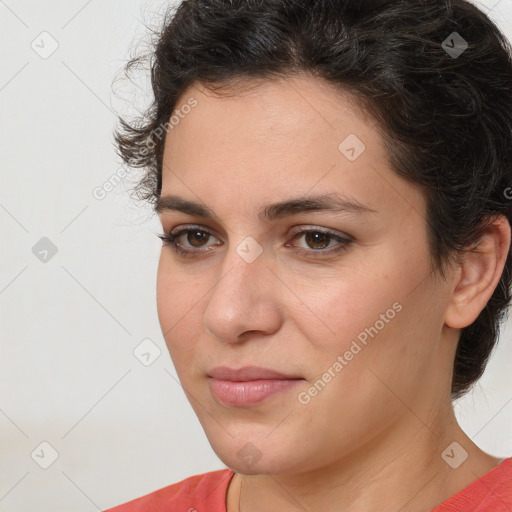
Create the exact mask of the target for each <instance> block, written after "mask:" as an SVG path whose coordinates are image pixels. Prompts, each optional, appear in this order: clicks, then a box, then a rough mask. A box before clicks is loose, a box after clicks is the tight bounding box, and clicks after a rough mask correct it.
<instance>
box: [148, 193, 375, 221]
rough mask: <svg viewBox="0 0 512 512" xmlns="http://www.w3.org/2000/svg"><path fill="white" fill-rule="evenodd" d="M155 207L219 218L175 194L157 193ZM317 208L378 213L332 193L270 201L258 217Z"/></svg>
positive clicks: (270, 219) (205, 207) (201, 205)
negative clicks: (160, 194) (163, 194)
mask: <svg viewBox="0 0 512 512" xmlns="http://www.w3.org/2000/svg"><path fill="white" fill-rule="evenodd" d="M154 210H155V212H156V213H157V214H161V213H164V212H168V211H178V212H182V213H185V214H188V215H193V216H195V217H202V218H204V219H212V220H218V219H217V216H216V215H215V213H214V212H213V210H211V209H210V208H209V207H208V206H207V205H206V204H203V203H198V202H195V201H189V200H187V199H183V198H181V197H179V196H175V195H167V196H160V197H158V199H157V201H156V204H155V208H154ZM318 211H325V212H350V213H377V211H376V210H373V209H372V208H370V207H368V206H366V205H364V204H362V203H360V202H359V201H357V200H356V199H354V198H349V197H347V196H339V195H337V194H334V193H330V194H322V195H317V196H303V197H298V198H293V199H288V200H286V201H282V202H279V203H273V204H269V205H266V206H264V207H262V208H261V209H260V211H259V212H258V217H259V218H260V219H261V220H267V221H273V220H275V219H278V218H282V217H286V216H289V215H297V214H299V213H303V212H318Z"/></svg>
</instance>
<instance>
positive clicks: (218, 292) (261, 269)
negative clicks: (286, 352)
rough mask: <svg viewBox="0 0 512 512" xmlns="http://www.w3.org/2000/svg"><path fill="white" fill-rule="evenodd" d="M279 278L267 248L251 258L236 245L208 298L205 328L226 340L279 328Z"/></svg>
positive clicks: (204, 318)
mask: <svg viewBox="0 0 512 512" xmlns="http://www.w3.org/2000/svg"><path fill="white" fill-rule="evenodd" d="M253 257H254V255H253ZM277 281H278V279H277V278H276V276H275V274H274V273H273V272H272V271H271V270H270V268H269V267H268V258H267V255H266V254H265V252H264V251H263V252H262V253H261V254H260V255H259V256H257V257H256V258H255V259H252V258H250V257H249V258H248V257H246V255H245V254H244V252H243V246H242V248H241V247H240V246H238V247H233V248H232V249H230V250H229V252H228V253H227V254H226V256H225V258H224V261H223V265H222V275H221V277H220V278H219V280H218V281H217V283H216V284H215V285H214V287H213V289H212V291H211V293H210V295H209V297H208V299H207V300H208V302H207V306H206V309H205V311H204V314H203V324H204V327H205V329H206V330H207V331H208V332H209V333H210V334H211V335H213V336H214V337H215V338H217V339H219V340H221V341H223V342H225V343H237V342H241V341H244V340H246V339H248V338H249V337H251V334H250V333H252V334H253V335H256V333H257V334H258V335H265V334H272V333H274V332H276V331H277V330H278V329H279V327H280V325H281V312H280V307H279V302H280V301H279V283H278V282H277ZM281 286H282V285H281ZM281 291H282V290H281Z"/></svg>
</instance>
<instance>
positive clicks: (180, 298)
mask: <svg viewBox="0 0 512 512" xmlns="http://www.w3.org/2000/svg"><path fill="white" fill-rule="evenodd" d="M163 250H165V249H163ZM166 259H167V258H166V257H165V255H162V256H161V258H160V262H159V266H158V273H157V285H156V301H157V312H158V319H159V322H160V328H161V330H162V335H163V337H164V339H165V342H166V345H167V348H168V350H169V353H170V355H171V358H172V360H173V363H174V365H175V366H176V369H177V371H179V368H178V367H180V366H181V365H182V364H183V363H182V361H185V362H186V361H188V360H189V359H191V358H192V357H193V351H194V350H196V348H197V344H196V343H194V340H195V339H197V337H198V336H199V335H200V332H201V328H202V320H201V318H202V316H201V314H200V308H201V304H202V303H201V302H200V298H201V294H200V293H199V291H200V290H199V287H197V286H194V283H191V281H190V279H185V278H184V277H181V278H180V277H179V276H180V272H178V271H177V270H176V269H174V268H172V266H171V265H170V264H169V263H168V262H167V261H166ZM181 275H182V276H183V274H182V273H181ZM194 290H196V291H195V292H194Z"/></svg>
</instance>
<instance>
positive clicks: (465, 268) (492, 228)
mask: <svg viewBox="0 0 512 512" xmlns="http://www.w3.org/2000/svg"><path fill="white" fill-rule="evenodd" d="M510 231H511V230H510V224H509V222H508V220H507V219H506V217H504V216H503V215H500V216H498V217H495V218H494V221H493V222H492V224H490V225H489V226H487V228H486V229H485V231H484V233H483V235H482V237H481V238H480V240H479V241H478V243H477V244H475V247H473V248H471V249H468V251H467V252H466V253H464V254H463V255H462V256H461V261H460V263H459V267H458V268H457V270H456V272H455V273H454V275H453V286H454V288H453V292H452V297H451V300H450V302H449V305H448V308H447V311H446V315H445V324H446V325H448V326H449V327H453V328H454V329H462V328H464V327H467V326H468V325H471V324H472V323H473V322H474V321H475V320H476V318H477V317H478V315H479V314H480V312H481V311H482V310H483V309H484V307H485V306H486V304H487V302H488V301H489V299H490V298H491V296H492V294H493V292H494V290H495V289H496V286H497V285H498V282H499V280H500V277H501V274H502V272H503V268H504V266H505V262H506V260H507V255H508V252H509V249H510Z"/></svg>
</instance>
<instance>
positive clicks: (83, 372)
mask: <svg viewBox="0 0 512 512" xmlns="http://www.w3.org/2000/svg"><path fill="white" fill-rule="evenodd" d="M167 5H168V2H162V1H141V0H108V1H102V2H100V1H99V0H89V1H84V0H66V1H63V0H58V1H57V0H54V1H52V2H44V3H43V2H36V1H35V0H30V1H25V2H21V1H15V0H5V1H3V0H0V40H1V45H2V46H1V48H2V53H1V55H2V63H1V66H0V112H1V117H0V141H1V142H0V144H1V146H0V147H1V152H0V156H1V173H2V186H1V188H0V226H1V229H2V260H1V265H0V308H1V323H0V328H1V332H0V336H1V338H0V339H1V345H0V346H1V356H0V365H1V368H0V386H1V394H0V442H1V446H0V453H1V457H0V512H30V511H34V510H38V511H39V512H46V511H48V512H49V511H52V512H59V511H70V510H73V511H75V512H89V511H97V510H102V509H106V508H108V507H111V506H114V505H116V504H120V503H122V502H125V501H128V500H129V499H132V498H135V497H138V496H141V495H143V494H147V493H149V492H151V491H153V490H156V489H158V488H161V487H164V486H166V485H169V484H171V483H174V482H177V481H179V480H182V479H184V478H186V477H188V476H191V475H193V474H199V473H203V472H206V471H212V470H215V469H222V468H224V467H225V466H224V464H223V463H222V462H221V461H220V460H219V459H218V458H217V457H216V455H215V454H214V452H213V450H212V449H211V447H210V445H209V443H208V441H207V439H206V437H205V435H204V433H203V431H202V428H201V426H200V424H199V422H198V421H197V419H196V416H195V414H194V412H193V410H192V408H191V407H190V405H189V403H188V401H187V400H186V398H185V395H184V393H183V391H182V389H181V387H180V385H179V382H178V380H177V378H176V374H175V371H174V368H173V365H172V363H171V360H170V358H169V355H168V353H167V350H166V347H165V343H164V340H163V337H162V334H161V332H160V327H159V324H158V318H157V313H156V299H155V284H156V268H157V263H158V256H159V248H160V244H161V242H160V240H158V239H157V237H156V233H157V232H159V231H160V226H159V223H158V221H157V218H156V217H154V216H152V214H151V211H150V209H148V208H146V209H144V208H143V207H142V206H141V205H138V204H136V203H135V202H133V201H132V200H131V199H130V197H129V191H130V186H131V184H132V183H133V180H134V179H136V178H137V176H134V177H133V179H132V178H130V180H128V181H127V180H124V182H123V183H121V184H119V185H117V186H116V187H114V189H113V190H111V191H109V192H108V193H106V194H105V197H104V198H102V199H98V196H99V194H98V193H96V195H95V194H94V191H95V190H97V189H98V187H103V186H104V184H105V183H106V182H108V181H109V180H113V179H115V177H116V176H120V175H121V176H122V174H123V168H122V167H121V165H120V161H119V159H118V157H117V156H116V155H115V152H114V147H113V140H112V129H113V127H114V123H115V119H116V117H115V113H116V112H118V113H129V112H130V105H133V106H134V107H133V108H138V109H141V108H144V106H146V104H147V100H148V98H149V96H148V94H149V89H148V84H149V81H148V80H147V79H145V78H144V77H143V78H142V79H141V80H140V82H139V83H138V87H135V86H131V85H130V83H129V82H128V83H124V84H123V83H122V82H117V83H116V84H114V86H113V82H114V79H115V77H116V76H117V75H118V74H119V72H120V71H121V69H122V67H123V65H124V63H125V62H126V60H127V59H128V57H129V55H130V51H131V49H132V48H133V47H134V45H135V44H136V43H137V41H138V40H139V39H140V38H141V37H142V38H143V40H146V41H148V37H147V33H148V32H147V29H146V27H145V24H146V25H149V26H156V27H158V26H159V24H160V20H161V18H160V15H161V13H162V12H163V9H164V8H165V7H166V6H167ZM478 5H480V6H481V8H482V10H484V11H486V12H490V16H491V18H493V19H494V20H496V21H497V23H498V24H499V25H500V26H501V28H502V29H503V30H504V31H505V33H506V34H507V36H508V37H509V38H512V0H501V1H497V0H490V1H486V2H483V3H479V4H478ZM125 82H126V81H125ZM113 87H114V91H115V92H116V94H114V93H113ZM145 102H146V103H145ZM131 112H134V110H133V109H132V110H131ZM132 176H133V175H132ZM113 177H114V178H113ZM104 190H105V189H104ZM55 251H56V252H55ZM144 340H145V341H144ZM142 342H143V343H144V344H143V345H142V347H141V348H140V349H137V347H138V346H139V345H140V344H141V343H142ZM134 351H135V353H134ZM159 351H160V353H159ZM141 353H144V354H147V353H150V356H144V357H141V359H142V362H141V360H140V359H139V358H137V356H136V354H139V355H140V354H141ZM148 358H149V360H148ZM511 361H512V329H511V328H510V322H509V323H507V324H506V326H505V330H504V332H503V334H502V337H501V341H500V345H499V348H498V350H497V351H496V352H495V353H494V355H493V357H492V359H491V361H490V363H489V366H488V368H487V371H486V373H485V375H484V377H483V378H482V379H481V380H480V383H479V384H478V385H477V386H476V388H475V390H474V391H473V392H472V393H470V394H469V395H468V396H466V397H465V398H463V399H462V400H461V401H460V402H458V403H457V404H456V413H457V417H458V418H459V421H460V423H461V426H462V427H463V429H464V430H465V432H466V433H467V434H468V435H469V436H470V437H471V438H472V439H473V440H474V442H475V443H476V444H478V445H479V446H480V447H481V448H482V449H484V450H485V451H487V452H488V453H491V454H493V455H495V456H501V457H508V456H511V455H512V372H511V368H512V364H511ZM150 362H151V364H149V363H150ZM144 363H146V364H148V365H147V366H146V364H144ZM41 443H43V444H41ZM54 459H55V460H54ZM45 466H47V467H46V469H45V468H44V467H45Z"/></svg>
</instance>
